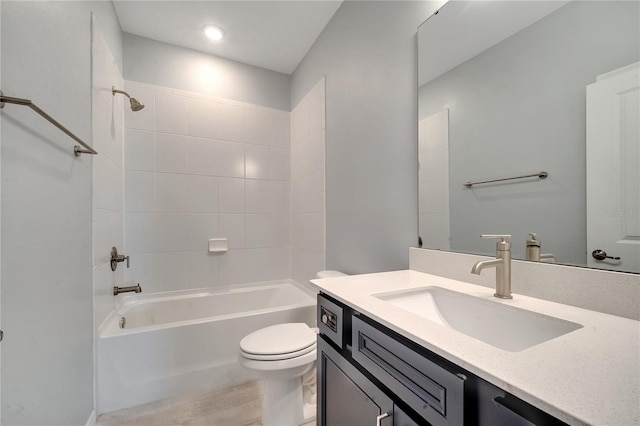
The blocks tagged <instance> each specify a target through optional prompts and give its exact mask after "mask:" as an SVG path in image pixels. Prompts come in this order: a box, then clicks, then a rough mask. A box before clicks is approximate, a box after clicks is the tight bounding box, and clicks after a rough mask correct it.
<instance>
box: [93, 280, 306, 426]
mask: <svg viewBox="0 0 640 426" xmlns="http://www.w3.org/2000/svg"><path fill="white" fill-rule="evenodd" d="M315 310H316V300H315V297H314V295H313V294H312V293H310V292H309V291H308V290H306V289H304V288H303V287H302V286H300V285H299V284H297V283H296V282H295V281H291V280H282V281H270V282H264V283H253V284H249V285H242V286H234V287H228V288H225V289H206V290H189V291H179V292H168V293H156V294H150V295H131V296H126V297H124V298H123V300H122V302H121V303H120V304H119V305H118V306H117V307H116V309H115V310H114V311H113V312H112V313H111V315H110V316H109V317H108V318H107V320H106V321H105V322H104V324H102V326H101V327H100V330H99V339H98V360H97V361H98V377H97V404H98V413H99V414H100V413H106V412H110V411H114V410H119V409H122V408H126V407H131V406H134V405H139V404H144V403H147V402H151V401H155V400H158V399H162V398H167V397H172V396H178V395H180V394H184V393H188V392H191V391H195V390H198V389H205V388H206V389H221V388H224V387H227V386H231V385H233V384H236V383H240V382H242V381H245V380H248V379H249V378H250V376H249V373H247V372H246V371H244V370H243V369H242V368H241V367H240V366H239V364H238V362H237V356H238V347H239V344H240V340H241V339H242V338H243V337H244V336H246V335H247V334H249V333H251V332H253V331H255V330H258V329H260V328H263V327H266V326H269V325H274V324H279V323H284V322H304V323H306V324H308V325H309V326H315ZM121 326H123V327H121Z"/></svg>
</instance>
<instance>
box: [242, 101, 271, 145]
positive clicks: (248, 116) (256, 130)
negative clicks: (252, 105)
mask: <svg viewBox="0 0 640 426" xmlns="http://www.w3.org/2000/svg"><path fill="white" fill-rule="evenodd" d="M245 132H246V133H245V142H246V143H250V144H256V145H269V111H265V110H259V109H246V110H245Z"/></svg>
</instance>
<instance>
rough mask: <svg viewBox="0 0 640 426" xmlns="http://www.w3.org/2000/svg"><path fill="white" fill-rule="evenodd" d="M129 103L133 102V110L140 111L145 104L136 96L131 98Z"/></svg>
mask: <svg viewBox="0 0 640 426" xmlns="http://www.w3.org/2000/svg"><path fill="white" fill-rule="evenodd" d="M129 103H130V104H131V111H140V110H141V109H142V108H144V104H143V103H142V102H140V101H139V100H137V99H136V98H129Z"/></svg>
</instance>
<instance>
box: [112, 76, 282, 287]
mask: <svg viewBox="0 0 640 426" xmlns="http://www.w3.org/2000/svg"><path fill="white" fill-rule="evenodd" d="M125 90H127V91H128V92H129V93H130V94H131V95H132V96H133V97H136V98H137V99H139V100H140V101H142V102H143V103H144V104H145V105H146V107H145V108H144V109H143V110H141V111H139V112H131V111H130V110H128V109H126V110H125V152H124V158H125V161H124V169H125V178H124V185H125V190H124V210H125V250H126V254H128V255H130V256H131V268H130V269H126V270H125V280H126V281H127V282H128V283H137V282H139V283H140V285H141V286H142V288H143V292H145V293H151V292H158V291H169V290H181V289H187V288H201V287H212V286H221V285H229V284H238V283H244V282H255V281H266V280H273V279H281V278H290V277H291V201H290V200H291V196H290V192H291V188H290V166H289V165H290V142H289V140H290V137H289V134H290V130H289V127H290V119H289V116H290V113H289V112H287V111H279V110H275V109H269V108H264V107H260V106H256V105H250V104H245V103H240V102H234V101H229V100H220V99H211V98H208V97H206V96H203V95H200V94H196V93H190V92H183V91H180V90H176V89H171V88H166V87H158V86H150V85H145V84H142V83H136V82H125ZM210 238H227V239H228V245H229V251H228V252H226V253H208V251H207V247H208V240H209V239H210Z"/></svg>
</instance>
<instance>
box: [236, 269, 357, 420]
mask: <svg viewBox="0 0 640 426" xmlns="http://www.w3.org/2000/svg"><path fill="white" fill-rule="evenodd" d="M344 275H345V274H343V273H341V272H338V271H320V272H318V273H317V274H316V278H331V277H339V276H344ZM316 340H317V331H316V329H312V328H311V327H309V326H308V325H307V324H305V323H285V324H277V325H272V326H269V327H265V328H262V329H260V330H257V331H254V332H253V333H251V334H248V335H247V336H245V337H244V338H243V339H242V340H241V341H240V353H239V355H238V361H239V363H240V365H241V366H243V367H244V368H246V369H248V370H250V371H251V372H253V373H254V374H255V375H256V376H258V377H261V378H262V379H264V400H263V402H262V425H263V426H298V425H301V424H303V423H306V422H308V421H310V420H313V419H314V418H315V416H316V400H315V397H316V395H315V379H316V371H315V362H316V357H317V354H316ZM303 388H304V391H303Z"/></svg>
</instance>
